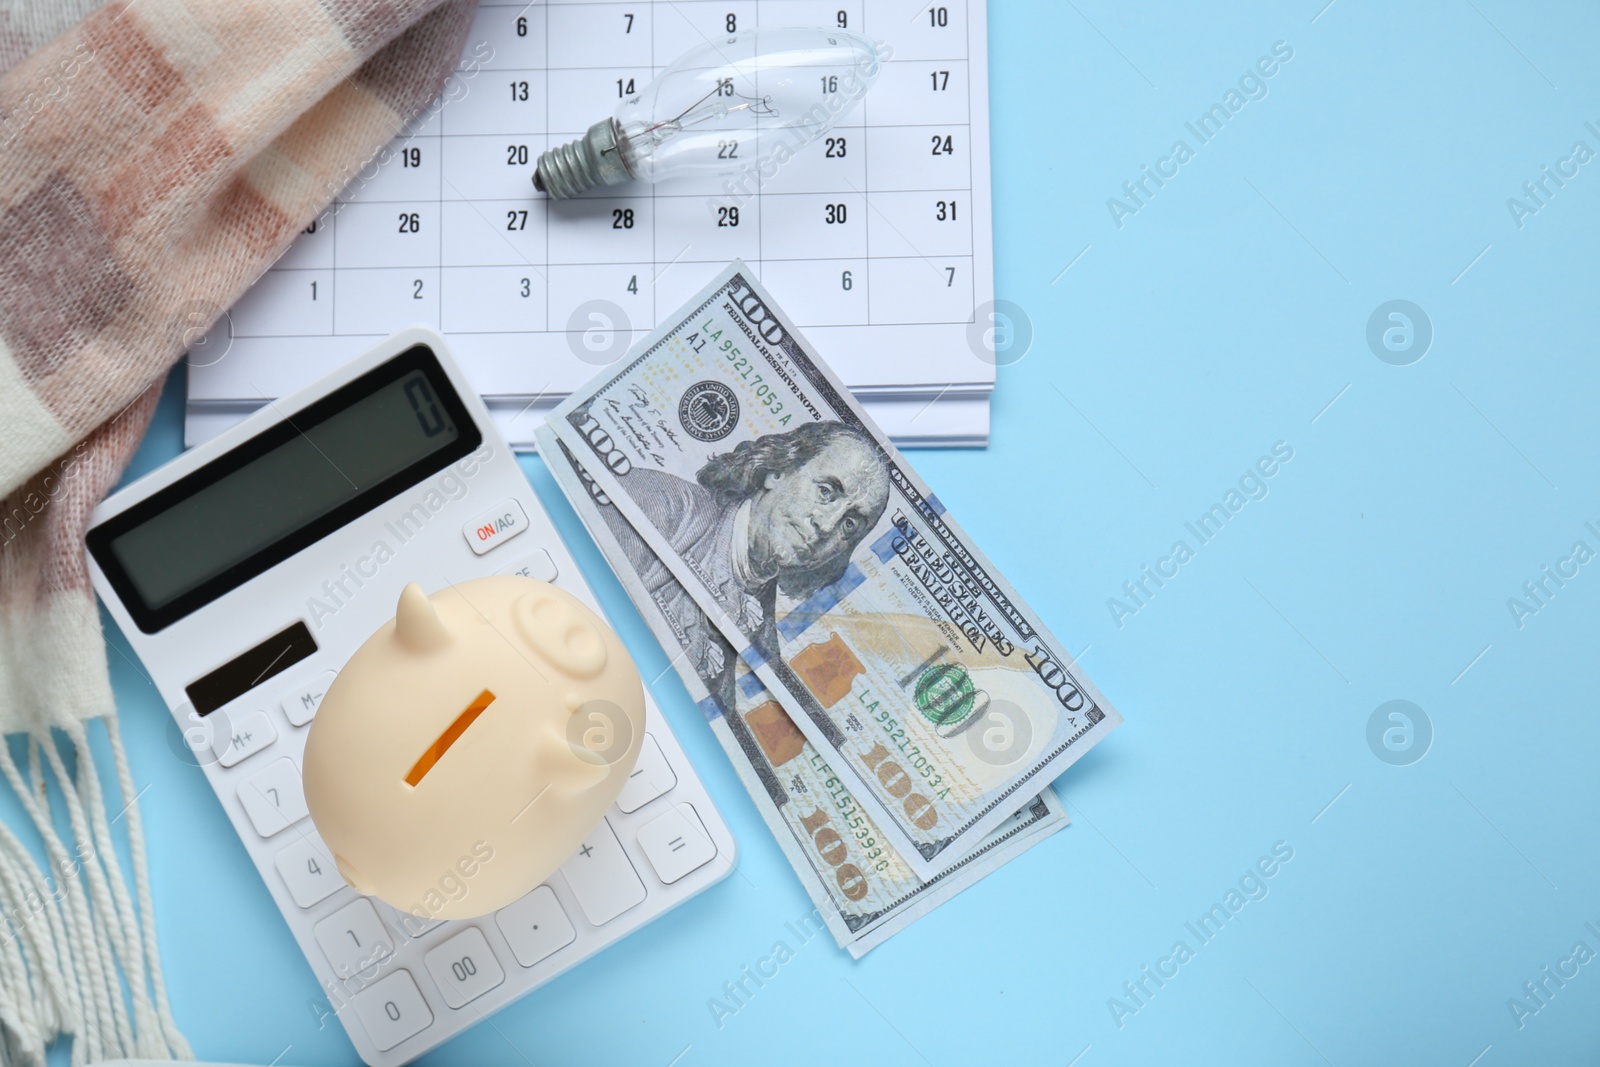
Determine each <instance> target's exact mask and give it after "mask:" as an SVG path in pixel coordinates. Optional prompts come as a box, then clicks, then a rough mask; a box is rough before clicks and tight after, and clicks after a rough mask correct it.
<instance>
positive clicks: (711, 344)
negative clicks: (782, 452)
mask: <svg viewBox="0 0 1600 1067" xmlns="http://www.w3.org/2000/svg"><path fill="white" fill-rule="evenodd" d="M725 332H726V331H725V330H724V329H723V327H722V326H720V325H718V324H717V322H716V320H714V319H713V320H710V321H708V322H707V323H706V324H705V325H702V326H701V327H700V328H699V329H697V330H695V331H694V332H693V333H691V334H689V335H688V336H686V337H684V339H683V343H684V344H686V345H688V346H689V348H690V349H691V350H692V351H693V352H694V353H695V354H696V355H705V351H706V349H708V348H709V349H710V350H711V351H712V352H715V353H718V354H720V355H721V356H722V359H723V362H725V363H727V364H728V372H729V373H730V374H732V375H733V376H734V377H736V378H738V379H739V380H740V381H742V382H744V383H745V384H746V385H748V386H749V387H750V391H751V392H753V393H754V394H755V397H756V400H757V401H758V402H759V403H761V404H762V405H764V406H765V407H766V409H767V413H768V414H770V415H772V416H773V417H775V418H777V420H778V425H779V426H787V425H789V420H790V419H792V418H794V415H793V414H792V413H791V414H788V415H784V414H782V412H783V399H782V397H781V396H780V395H779V394H778V391H777V390H776V389H774V388H773V387H772V386H770V385H768V384H767V380H766V378H764V377H762V376H761V375H760V374H757V373H756V365H755V363H754V362H752V361H751V359H750V357H749V356H746V355H745V354H744V350H743V349H741V348H740V347H739V346H738V345H737V344H735V343H734V338H732V337H724V336H723V334H724V333H725Z"/></svg>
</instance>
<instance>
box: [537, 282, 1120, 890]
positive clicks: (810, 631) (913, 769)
mask: <svg viewBox="0 0 1600 1067" xmlns="http://www.w3.org/2000/svg"><path fill="white" fill-rule="evenodd" d="M549 425H550V426H551V428H552V429H553V431H554V433H555V436H556V437H557V438H559V439H560V440H561V441H562V442H563V443H564V444H566V445H567V447H568V448H569V449H571V451H572V452H573V454H574V455H575V456H577V457H578V458H579V461H580V462H581V463H582V464H583V466H584V468H585V469H586V470H587V471H588V472H589V473H590V475H591V476H592V477H593V479H594V481H595V483H596V485H597V486H598V487H599V488H600V489H601V490H602V491H603V492H604V493H605V494H606V495H607V496H608V497H609V498H610V500H611V502H612V504H613V505H614V506H615V507H616V508H617V509H618V511H620V512H621V514H622V516H623V517H624V518H626V519H627V520H628V523H629V525H631V526H632V527H633V528H634V529H635V530H637V531H638V533H639V536H640V537H641V538H642V539H643V540H644V541H645V543H646V544H647V545H648V546H649V548H650V549H651V551H652V552H653V553H654V555H655V557H656V558H657V568H656V570H658V571H660V574H656V573H654V572H651V571H643V572H641V579H642V580H643V581H644V582H645V583H646V587H647V588H648V589H650V590H651V591H652V592H653V591H655V590H656V589H657V588H659V587H660V581H661V579H662V578H665V577H671V578H674V579H676V580H677V582H678V583H679V584H680V585H681V589H680V590H679V593H678V595H679V596H681V597H682V598H683V599H684V600H686V601H692V602H693V603H694V604H695V605H697V606H698V607H699V608H700V609H701V610H702V611H704V613H705V614H706V616H708V617H709V618H710V619H711V620H712V622H713V623H714V625H715V627H716V628H717V629H719V630H720V631H721V632H722V633H723V635H724V636H725V637H727V638H728V640H729V641H730V642H731V643H732V645H733V647H734V649H735V650H736V651H737V653H738V658H739V659H742V660H743V661H744V662H745V663H746V664H747V665H748V666H749V668H750V669H751V670H752V671H753V672H754V674H755V676H756V677H757V678H758V679H759V680H760V682H761V683H762V685H763V686H765V688H766V689H767V690H768V691H770V692H771V693H772V694H773V695H774V696H775V697H776V698H777V702H778V703H779V704H780V705H781V707H782V708H783V710H785V711H787V712H788V713H789V718H790V720H792V721H793V723H794V725H795V726H797V727H798V728H799V730H800V731H801V733H802V734H804V735H805V737H806V739H807V740H809V741H810V742H811V743H812V744H813V745H814V746H816V749H817V752H818V753H819V755H820V756H821V758H823V759H824V760H825V761H826V762H827V764H828V766H830V767H831V768H832V769H833V770H834V772H835V773H836V774H837V775H838V776H839V778H840V780H841V781H842V782H844V783H845V784H846V785H847V787H848V788H849V792H850V794H851V796H852V797H853V798H854V799H855V800H856V802H857V803H859V804H860V805H861V807H862V808H863V809H864V810H865V812H866V813H867V815H869V816H870V817H871V819H872V821H873V822H874V823H875V824H876V825H877V826H878V828H879V829H880V831H881V832H882V833H883V835H884V837H885V838H886V840H887V842H888V844H889V845H890V846H891V847H892V848H893V849H894V851H895V852H897V853H898V854H899V855H900V856H901V858H902V859H903V860H904V861H905V862H906V863H907V864H908V865H909V866H910V867H911V868H912V870H913V871H914V872H915V873H916V874H917V875H918V876H919V877H922V878H931V877H932V876H933V875H935V874H937V873H938V872H939V871H940V870H941V869H943V868H945V867H947V866H949V865H950V861H951V858H952V857H954V856H959V855H961V854H963V853H965V852H967V851H970V850H971V849H973V848H975V847H977V846H978V845H979V844H981V843H982V842H983V841H984V840H985V839H986V838H987V837H988V836H989V835H990V834H991V833H993V832H994V830H995V829H997V828H998V827H999V826H1000V825H1001V824H1002V823H1003V822H1005V821H1006V820H1007V819H1009V818H1011V815H1012V813H1013V812H1015V811H1016V809H1017V805H1018V803H1019V802H1020V801H1021V800H1022V799H1023V798H1026V797H1028V796H1031V795H1033V794H1035V793H1037V792H1039V791H1040V789H1041V788H1042V787H1043V786H1044V785H1045V783H1047V782H1049V781H1050V780H1051V779H1052V778H1054V777H1055V776H1056V775H1057V774H1059V773H1060V772H1061V770H1062V769H1063V768H1065V767H1066V766H1068V765H1069V764H1071V763H1072V762H1074V761H1075V760H1076V759H1078V758H1079V757H1080V756H1082V755H1083V753H1084V752H1086V751H1087V750H1088V749H1089V748H1090V747H1092V746H1093V745H1094V744H1095V743H1097V742H1098V741H1099V740H1100V739H1101V738H1103V737H1104V736H1105V735H1106V734H1107V733H1108V732H1109V731H1110V730H1111V729H1112V727H1114V726H1115V725H1116V724H1117V723H1119V722H1121V716H1120V715H1118V714H1117V712H1116V710H1115V709H1113V708H1112V707H1111V705H1110V704H1109V703H1108V702H1107V701H1106V699H1105V698H1104V697H1103V696H1101V694H1100V693H1099V691H1098V690H1097V689H1096V688H1095V687H1094V685H1093V683H1091V682H1090V681H1089V680H1088V678H1087V677H1085V676H1084V675H1083V673H1082V672H1081V671H1080V670H1079V668H1078V666H1077V664H1076V663H1075V662H1074V661H1073V659H1072V657H1071V656H1070V655H1069V654H1068V653H1067V650H1066V648H1065V647H1064V646H1063V645H1062V644H1061V643H1060V642H1059V641H1058V640H1056V638H1055V637H1054V636H1053V635H1052V634H1051V633H1050V631H1049V630H1048V629H1047V628H1046V627H1045V625H1044V623H1043V622H1042V621H1041V620H1040V619H1039V618H1038V617H1037V616H1036V615H1035V614H1034V612H1033V611H1032V610H1031V609H1030V608H1029V607H1028V606H1027V604H1026V603H1024V602H1023V601H1022V600H1021V599H1020V598H1019V597H1018V596H1017V594H1016V593H1015V592H1014V591H1013V590H1012V588H1011V586H1010V585H1009V584H1008V583H1007V582H1006V581H1005V579H1004V578H1002V577H1001V576H1000V574H999V573H998V572H997V571H996V570H995V568H994V566H993V565H992V564H991V563H990V562H989V561H988V559H986V558H985V557H984V555H983V554H982V553H981V552H980V551H978V549H977V547H976V546H975V545H973V544H972V542H971V540H970V539H969V538H968V537H967V536H966V534H965V533H964V532H963V531H962V529H961V528H960V526H958V525H957V524H956V522H955V521H954V519H953V518H952V517H951V516H950V515H949V514H948V512H947V511H946V509H945V507H944V505H943V504H942V503H941V502H940V501H939V499H938V498H937V497H935V496H934V495H933V493H932V492H931V491H930V490H929V489H928V487H927V485H925V484H924V483H923V481H922V479H921V478H919V477H918V476H917V474H916V472H915V471H913V470H912V469H911V468H910V466H909V465H908V464H907V463H906V462H905V460H904V459H903V458H902V457H901V455H900V453H899V452H898V450H896V449H895V448H894V446H893V445H891V444H890V443H889V441H888V439H887V438H886V437H885V436H884V435H883V433H882V432H881V431H880V430H879V429H878V428H877V426H875V425H874V424H873V423H872V421H871V420H870V419H869V418H868V417H867V416H866V415H865V413H863V412H862V410H861V408H860V406H859V405H858V404H857V403H856V402H855V400H854V399H853V398H852V397H851V396H850V394H849V392H848V391H847V390H846V389H845V388H844V386H843V385H842V384H841V383H840V382H839V381H838V379H837V378H835V377H834V376H833V374H832V372H831V371H829V370H828V368H827V367H826V365H825V364H824V363H823V362H822V360H821V358H820V357H819V356H818V355H817V354H816V353H815V352H814V351H812V349H811V348H810V346H809V345H808V344H807V343H806V342H805V341H804V339H803V338H801V337H800V335H799V334H798V333H797V332H796V330H795V328H794V326H793V324H792V323H791V322H790V321H789V319H788V318H787V317H786V316H785V315H784V314H783V312H782V311H781V310H779V308H778V307H777V305H776V303H775V302H774V301H773V300H772V298H771V297H770V296H769V295H767V293H766V291H765V290H764V289H762V288H761V286H760V284H759V283H758V282H756V281H755V279H754V278H752V277H751V276H750V275H749V272H748V269H747V268H746V267H745V266H744V264H742V263H738V262H735V263H733V264H731V265H730V266H729V267H728V268H727V269H726V270H724V271H723V272H722V273H721V274H720V275H719V276H718V277H717V278H716V279H715V280H714V281H713V282H712V283H711V284H710V285H709V286H707V287H706V289H705V290H703V291H702V292H701V293H700V294H699V295H698V296H696V297H695V298H694V299H693V300H692V301H690V303H689V304H688V305H686V306H685V307H684V308H683V309H682V310H681V312H680V313H679V314H678V315H677V316H675V317H674V318H673V319H672V320H671V321H669V322H667V323H666V324H665V325H663V326H662V327H660V328H659V329H657V331H656V332H655V333H654V334H652V335H651V336H650V337H649V338H647V339H646V340H645V341H644V342H642V343H641V344H640V345H639V346H638V347H637V348H635V349H634V350H633V351H632V352H631V353H629V355H628V356H627V357H625V358H624V359H622V360H621V361H619V362H618V363H617V364H615V365H613V366H611V367H608V368H607V369H606V370H605V371H603V372H602V373H601V374H600V375H599V376H598V377H596V378H595V379H594V380H592V381H590V382H588V383H587V384H586V385H584V386H582V387H581V388H579V389H578V390H577V391H576V392H574V393H573V394H572V396H570V397H569V398H568V399H567V400H566V401H564V402H563V403H562V404H561V405H559V406H558V407H557V408H556V409H555V411H554V412H553V413H552V414H551V416H550V419H549ZM1048 474H1049V471H1048V470H1042V471H1040V472H1039V478H1040V479H1041V486H1040V487H1041V489H1044V488H1047V485H1046V484H1045V482H1046V481H1047V479H1048ZM1027 503H1028V502H1027V501H1026V500H1019V501H1017V506H1018V507H1019V508H1025V507H1026V506H1027ZM713 677H715V679H716V681H715V684H714V685H713V686H712V691H713V692H715V693H716V694H717V695H718V696H719V699H721V700H722V701H723V703H724V705H725V706H726V705H731V704H733V703H734V700H733V696H732V694H733V692H734V691H735V686H736V680H735V670H734V664H733V663H732V662H728V663H724V664H722V665H721V667H720V669H719V670H718V671H717V672H716V673H715V675H713Z"/></svg>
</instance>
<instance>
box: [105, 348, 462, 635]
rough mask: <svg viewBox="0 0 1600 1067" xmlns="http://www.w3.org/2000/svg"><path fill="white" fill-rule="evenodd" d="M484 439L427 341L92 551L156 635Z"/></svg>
mask: <svg viewBox="0 0 1600 1067" xmlns="http://www.w3.org/2000/svg"><path fill="white" fill-rule="evenodd" d="M480 441H481V434H480V433H479V432H478V430H477V427H476V425H475V424H474V423H473V422H472V419H471V416H470V415H469V414H468V413H467V412H466V410H465V409H464V407H463V405H462V404H461V401H460V398H459V397H458V396H457V395H456V393H455V391H454V390H453V389H452V388H451V387H450V383H449V380H448V379H447V378H446V377H445V375H444V373H443V371H442V369H441V368H440V367H439V365H438V363H437V361H436V360H435V359H434V358H433V355H432V353H431V352H430V351H429V350H428V349H426V348H423V347H420V346H419V347H417V348H413V349H410V350H408V351H407V352H405V353H402V354H401V355H400V356H397V357H396V358H395V359H393V360H390V361H388V362H387V363H384V364H383V365H381V366H379V367H377V368H375V369H374V370H373V371H371V372H370V373H368V374H366V375H363V376H362V377H361V378H358V379H357V380H356V381H354V382H351V383H350V384H348V385H346V386H343V387H341V388H340V389H338V390H336V391H334V392H333V393H330V394H329V395H328V396H326V397H323V398H322V399H320V400H318V401H316V402H315V403H313V404H311V405H310V406H308V407H306V408H304V409H302V410H301V411H298V412H295V413H293V414H289V415H287V416H286V417H285V418H283V419H282V420H281V421H280V422H278V423H277V424H275V425H274V426H272V427H270V428H269V429H267V430H265V431H263V432H262V433H260V434H258V435H256V436H255V437H253V438H251V439H250V440H248V441H246V442H245V443H243V444H241V445H239V446H237V447H236V448H234V449H233V450H231V451H229V452H226V453H224V454H223V455H222V456H220V457H219V458H218V459H216V460H214V461H212V462H211V463H209V464H207V465H206V466H204V467H201V468H200V469H198V470H196V471H195V472H193V473H192V474H190V475H188V476H186V477H185V478H183V479H181V480H179V481H178V482H175V483H174V484H172V485H170V486H168V487H167V488H166V489H163V490H161V491H160V492H158V493H155V494H153V495H152V496H150V497H149V498H147V499H146V500H144V501H141V502H140V503H139V504H136V505H134V506H133V507H132V508H129V509H128V510H127V511H125V512H123V513H121V514H120V515H117V516H115V517H113V518H112V519H109V520H107V521H106V522H105V523H102V524H101V525H100V526H97V527H96V528H95V529H94V530H92V531H91V532H90V537H89V540H90V546H89V547H90V551H92V552H94V554H95V559H96V560H97V561H98V562H99V563H100V565H101V568H102V569H103V570H104V571H106V574H107V578H108V579H110V581H111V582H112V584H113V586H115V587H116V588H117V591H118V593H119V594H120V595H121V596H122V599H123V602H124V604H126V605H127V607H128V608H129V611H130V613H131V614H133V615H134V616H135V619H136V621H138V623H139V625H140V628H141V629H144V630H146V632H151V631H153V630H156V629H160V628H161V627H163V626H166V625H168V624H170V623H171V622H173V621H175V620H176V619H178V618H181V617H182V616H183V615H185V614H188V613H189V612H190V611H193V610H194V609H195V608H197V607H199V606H201V605H202V604H205V603H209V602H210V601H212V600H214V599H216V598H217V597H218V596H221V595H222V594H223V593H226V592H227V591H228V590H229V589H232V588H234V587H236V586H238V585H239V584H241V583H242V582H245V581H248V580H249V579H250V578H252V577H255V576H256V575H257V574H260V573H262V572H264V571H265V570H267V569H268V568H269V567H271V566H272V565H273V564H275V563H278V562H280V561H281V560H283V559H287V558H288V557H289V556H291V555H293V554H294V553H295V552H298V551H299V550H300V549H302V548H304V547H306V546H307V545H309V544H311V543H313V542H315V541H317V540H320V539H321V538H322V537H325V536H327V535H328V534H329V533H331V532H332V531H333V530H335V529H338V528H339V527H340V526H343V525H345V524H346V523H348V522H349V521H351V520H352V519H354V518H356V517H357V516H359V515H360V514H362V513H364V512H365V511H367V510H370V509H371V508H372V507H373V506H375V505H377V504H379V503H382V502H383V501H385V500H388V499H390V498H391V497H393V496H394V495H395V494H396V493H399V492H402V491H404V490H405V489H406V488H408V487H409V486H411V485H413V484H415V483H416V482H417V481H418V480H420V479H421V478H425V477H427V476H428V475H430V474H432V473H434V472H435V471H438V470H439V469H440V468H442V467H443V466H445V465H446V464H448V463H450V462H452V461H453V460H455V459H458V458H460V457H462V456H464V455H465V454H466V453H468V452H470V451H472V450H473V449H474V448H476V447H477V446H478V444H479V442H480Z"/></svg>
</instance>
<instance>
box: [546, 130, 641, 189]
mask: <svg viewBox="0 0 1600 1067" xmlns="http://www.w3.org/2000/svg"><path fill="white" fill-rule="evenodd" d="M617 133H618V131H617V124H616V121H615V120H614V119H602V120H601V121H599V122H597V123H595V124H594V125H593V126H590V127H589V132H588V133H586V134H584V135H583V136H582V137H580V138H578V139H577V140H576V141H573V142H571V143H570V144H564V145H557V146H556V147H555V148H552V149H550V150H549V151H548V152H545V153H544V154H543V155H541V156H540V157H539V165H538V166H537V167H536V168H534V172H533V185H534V188H536V189H538V190H539V191H540V192H542V193H548V194H549V195H550V196H551V197H553V198H554V199H556V200H565V199H567V198H568V197H571V196H577V195H578V194H579V193H581V192H583V191H584V190H585V189H593V188H595V187H596V186H600V185H622V184H623V183H625V182H631V181H633V179H634V175H633V172H632V171H630V170H629V169H628V165H627V163H626V162H625V161H624V160H623V158H622V149H621V147H620V145H619V144H618V137H617Z"/></svg>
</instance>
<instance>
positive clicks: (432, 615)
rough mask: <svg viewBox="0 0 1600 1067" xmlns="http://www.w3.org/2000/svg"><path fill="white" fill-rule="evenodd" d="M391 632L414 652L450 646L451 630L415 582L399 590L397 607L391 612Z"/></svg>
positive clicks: (430, 650)
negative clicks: (392, 630) (392, 621)
mask: <svg viewBox="0 0 1600 1067" xmlns="http://www.w3.org/2000/svg"><path fill="white" fill-rule="evenodd" d="M394 633H395V636H396V637H398V638H399V639H400V643H401V644H402V645H404V646H405V647H406V648H408V649H410V650H411V651H413V652H432V651H433V650H435V649H439V648H443V647H444V646H445V645H448V644H449V643H450V631H449V630H446V629H445V627H444V622H443V620H441V619H440V618H439V613H438V612H437V611H435V610H434V607H433V601H431V600H429V599H428V594H427V593H424V592H423V591H422V586H420V585H418V584H417V583H416V582H408V583H406V587H405V588H404V589H402V590H400V606H399V607H397V608H396V609H395V613H394Z"/></svg>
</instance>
